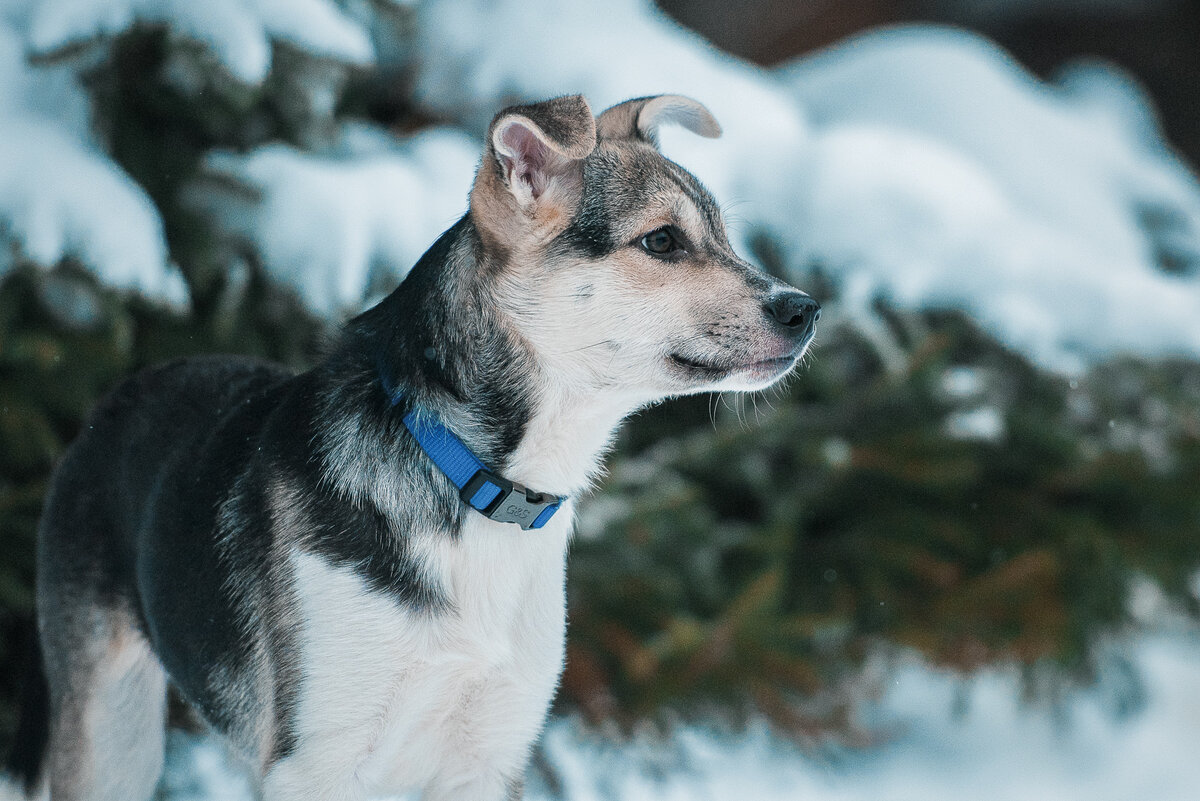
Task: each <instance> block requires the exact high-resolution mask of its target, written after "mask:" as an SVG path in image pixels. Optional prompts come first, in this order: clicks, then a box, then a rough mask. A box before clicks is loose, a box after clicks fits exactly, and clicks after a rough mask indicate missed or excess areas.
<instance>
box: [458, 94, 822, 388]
mask: <svg viewBox="0 0 1200 801" xmlns="http://www.w3.org/2000/svg"><path fill="white" fill-rule="evenodd" d="M668 122H674V123H678V124H681V125H684V126H685V127H687V128H689V129H691V130H693V131H695V132H696V133H699V134H701V135H705V136H717V135H718V134H719V132H720V129H719V127H718V126H717V123H716V121H715V120H713V118H712V116H711V115H710V114H709V113H708V111H707V110H706V109H705V108H704V107H703V106H701V105H700V104H698V103H696V102H695V101H692V100H689V99H687V98H682V97H678V96H672V95H666V96H660V97H656V98H644V99H640V100H631V101H629V102H627V103H622V104H620V105H618V106H615V107H613V108H611V109H609V110H608V111H606V112H604V113H603V114H601V115H600V117H599V118H598V119H595V120H593V117H592V114H591V111H590V109H589V108H588V107H587V103H586V102H585V101H584V100H583V98H581V97H571V98H559V99H557V100H552V101H548V102H546V103H539V104H536V105H532V106H521V107H516V108H513V109H508V110H506V111H504V112H501V114H499V115H498V116H497V118H496V120H495V121H494V122H493V123H492V126H491V130H490V132H489V149H488V153H487V154H486V155H485V157H484V161H483V165H482V166H481V167H480V171H479V176H478V177H477V179H476V183H475V187H474V189H473V191H472V197H471V213H472V217H473V218H474V221H475V223H476V226H477V228H478V229H479V230H480V232H481V236H482V239H483V242H484V246H485V247H486V248H488V249H489V250H490V251H492V253H493V255H494V256H495V259H494V260H493V262H494V263H495V264H498V265H499V267H498V268H497V270H496V275H495V276H494V277H495V281H494V288H495V289H494V291H495V293H496V298H495V300H496V302H497V303H498V304H499V305H500V306H501V307H502V308H504V309H505V311H506V314H507V318H508V319H509V320H511V322H512V325H513V326H514V328H515V329H516V332H517V333H518V334H519V335H520V336H521V337H522V338H523V339H524V341H526V342H528V343H529V344H530V346H531V348H532V350H533V352H534V354H535V357H536V358H537V360H538V362H539V364H540V365H541V366H542V367H543V368H544V370H545V373H546V377H547V379H548V380H550V381H556V380H561V381H564V382H571V385H572V386H575V387H583V388H586V389H588V390H593V391H596V392H613V393H616V394H618V395H621V396H624V397H628V398H630V399H631V400H633V402H635V403H641V402H646V401H651V400H656V399H659V398H662V397H666V396H670V395H680V394H687V393H693V392H702V391H708V390H757V389H763V388H765V387H767V386H770V385H771V384H772V383H774V382H775V381H777V380H778V379H779V378H781V377H782V376H783V375H785V374H786V373H787V372H788V371H789V370H790V369H791V368H792V366H793V365H794V364H795V363H796V361H797V360H798V359H799V358H800V356H801V355H803V353H804V350H805V348H807V346H808V344H809V342H810V341H811V339H812V335H813V330H814V327H815V324H816V321H817V318H818V317H819V316H820V307H819V306H818V305H817V303H816V301H814V300H813V299H812V298H810V297H808V296H807V295H806V294H804V293H802V292H800V291H798V290H796V289H794V288H793V287H791V286H788V285H787V284H785V283H783V282H781V281H778V280H776V279H774V278H771V277H769V276H767V275H764V274H763V273H761V272H759V271H757V270H755V269H754V268H753V267H752V266H751V265H749V264H747V263H746V262H745V261H744V260H742V259H741V258H739V257H738V256H737V254H735V253H734V252H733V249H732V248H731V247H730V245H729V241H728V239H727V237H726V234H725V225H724V222H723V221H722V219H721V213H720V209H719V207H718V206H717V204H716V202H715V201H714V200H713V198H712V196H711V195H710V194H709V193H708V191H707V190H706V189H705V188H704V187H703V186H702V185H701V184H700V182H699V181H697V180H696V178H695V177H694V176H692V175H691V174H690V173H689V172H687V171H686V170H684V169H683V168H682V167H680V166H679V165H677V164H675V163H673V162H671V161H669V160H668V159H666V158H664V157H663V156H662V154H660V153H659V152H658V150H657V148H656V147H655V137H654V132H655V129H656V127H657V126H658V125H660V124H662V123H668Z"/></svg>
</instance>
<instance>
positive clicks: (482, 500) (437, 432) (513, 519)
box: [391, 393, 563, 530]
mask: <svg viewBox="0 0 1200 801" xmlns="http://www.w3.org/2000/svg"><path fill="white" fill-rule="evenodd" d="M391 394H392V405H393V406H395V405H396V404H397V403H399V402H400V400H401V399H402V398H403V397H404V396H403V395H401V394H399V393H391ZM403 422H404V427H405V428H407V429H408V431H409V433H410V434H412V435H413V438H414V439H415V440H416V441H417V444H419V445H420V446H421V449H422V450H424V451H425V453H426V454H427V455H428V456H429V458H430V459H432V460H433V463H434V464H435V465H437V466H438V469H440V470H441V471H442V472H443V473H445V474H446V477H447V478H449V479H450V481H452V482H453V483H454V486H456V487H458V495H459V497H460V498H462V500H463V503H465V504H467V505H468V506H470V507H471V508H472V509H474V510H476V511H477V512H479V513H480V514H482V515H484V516H485V517H487V518H489V519H491V520H495V521H497V522H500V523H516V524H517V525H518V526H520V527H521V528H523V529H525V530H528V529H531V528H541V527H542V526H544V525H546V523H547V521H549V520H550V518H551V517H553V516H554V513H555V512H557V511H558V510H559V508H560V507H561V506H562V503H563V499H562V498H559V497H558V496H556V495H550V494H548V493H545V492H534V491H533V490H530V489H526V488H525V487H522V486H521V485H520V484H517V483H516V482H514V481H509V480H508V479H507V478H504V477H503V476H500V475H497V474H496V473H494V472H492V471H491V470H489V469H488V468H487V466H486V465H485V464H484V463H483V462H481V461H479V457H477V456H476V455H475V454H474V453H473V452H472V451H471V449H470V448H468V447H467V446H466V445H464V444H463V441H462V440H460V439H459V438H458V437H457V436H455V435H454V432H452V431H451V430H450V429H448V428H446V426H444V425H442V421H441V420H439V419H438V416H437V415H436V414H434V413H433V412H430V411H426V410H424V409H420V408H418V407H416V406H414V407H413V408H412V409H410V410H409V412H408V414H406V415H404V419H403Z"/></svg>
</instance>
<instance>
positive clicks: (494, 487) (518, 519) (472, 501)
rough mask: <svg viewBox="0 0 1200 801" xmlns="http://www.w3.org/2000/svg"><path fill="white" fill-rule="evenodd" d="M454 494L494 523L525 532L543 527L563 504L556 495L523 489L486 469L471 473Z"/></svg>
mask: <svg viewBox="0 0 1200 801" xmlns="http://www.w3.org/2000/svg"><path fill="white" fill-rule="evenodd" d="M458 494H459V497H460V498H462V500H463V502H464V503H465V504H467V505H468V506H470V507H471V508H472V509H475V510H477V511H479V512H481V513H482V514H483V515H484V516H485V517H487V518H489V519H491V520H495V521H496V522H498V523H516V524H517V525H518V526H520V527H521V528H522V529H524V530H526V531H528V530H529V529H531V528H541V527H542V526H544V525H546V522H547V521H548V520H549V519H550V518H551V517H552V516H553V515H554V513H555V512H557V511H558V509H559V507H560V506H562V501H563V499H562V498H559V497H558V496H556V495H550V494H548V493H545V492H534V491H533V490H531V489H527V488H526V487H523V486H521V485H520V484H517V483H516V482H514V481H509V480H508V479H507V478H505V477H504V476H499V475H496V474H495V473H493V472H492V471H491V470H488V469H487V468H486V467H484V468H481V469H479V470H477V471H475V475H473V476H471V478H470V480H468V481H467V483H466V484H464V485H463V488H462V489H461V490H460V491H459V493H458Z"/></svg>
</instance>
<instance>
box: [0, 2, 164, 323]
mask: <svg viewBox="0 0 1200 801" xmlns="http://www.w3.org/2000/svg"><path fill="white" fill-rule="evenodd" d="M0 12H7V13H0V142H3V147H0V276H3V274H4V273H5V272H7V270H8V269H10V268H11V266H12V263H13V262H14V261H16V260H21V261H26V260H27V261H31V262H33V263H35V264H37V265H40V266H42V267H51V266H53V265H55V264H57V263H58V262H60V261H61V260H63V259H65V258H74V259H77V260H79V261H80V262H81V263H82V264H84V265H85V266H87V267H90V268H92V269H94V270H96V271H97V272H99V273H100V274H101V275H102V276H103V278H104V280H105V281H106V282H107V283H109V284H111V285H113V286H116V287H119V288H121V289H125V290H132V291H137V292H140V293H142V294H144V295H146V296H147V297H152V298H157V299H159V300H162V301H165V302H168V303H171V304H182V303H185V302H186V299H187V290H186V286H185V285H184V282H183V278H182V276H181V275H180V274H179V272H178V271H177V270H174V269H173V268H171V267H170V266H169V265H168V262H167V252H166V242H165V240H164V238H163V232H162V223H161V220H160V219H159V216H158V212H157V210H156V209H155V208H154V205H153V204H152V203H151V201H150V199H149V197H147V196H146V194H145V192H143V191H142V189H141V188H140V187H139V186H138V185H137V184H136V183H134V182H133V181H132V180H130V179H129V177H128V176H127V175H125V174H124V172H122V171H121V170H120V168H118V167H117V166H116V165H115V164H114V163H113V162H112V161H111V160H109V159H108V158H107V157H106V156H105V155H104V154H103V153H102V152H100V151H99V150H98V149H97V148H96V147H95V145H94V144H93V143H92V142H91V140H90V136H89V132H88V120H89V115H88V107H87V100H86V97H85V95H84V94H83V92H82V91H81V90H80V89H79V88H78V87H76V86H75V85H74V83H73V80H72V76H71V75H70V74H69V73H67V72H65V71H62V70H49V69H35V68H32V67H30V66H29V65H28V64H27V62H26V60H25V57H24V49H23V46H22V38H21V33H20V30H19V29H18V28H16V27H15V25H19V24H20V16H19V14H17V13H16V12H15V11H14V10H12V9H8V8H3V7H0ZM12 250H15V251H16V253H15V255H14V254H13V253H12V252H11V251H12Z"/></svg>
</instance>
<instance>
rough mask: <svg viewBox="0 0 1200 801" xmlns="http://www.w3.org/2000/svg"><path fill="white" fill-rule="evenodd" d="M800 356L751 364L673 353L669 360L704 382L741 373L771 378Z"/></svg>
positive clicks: (787, 356) (692, 376)
mask: <svg viewBox="0 0 1200 801" xmlns="http://www.w3.org/2000/svg"><path fill="white" fill-rule="evenodd" d="M797 355H798V354H796V353H789V354H787V355H785V356H776V357H773V358H770V359H760V360H758V361H751V362H726V363H719V362H715V361H706V360H702V359H698V358H696V357H694V356H684V355H683V354H682V353H672V354H671V355H670V356H668V357H667V360H668V361H669V362H670V363H671V364H672V365H674V366H675V367H676V369H678V370H679V371H680V372H682V373H684V374H685V375H687V376H688V377H690V378H693V379H697V380H703V381H717V380H719V379H722V378H725V377H726V376H729V375H733V374H734V373H741V374H747V375H750V376H753V377H755V378H769V377H771V376H775V375H782V374H783V373H785V372H787V371H788V370H789V369H791V367H792V365H793V364H795V363H796V357H797Z"/></svg>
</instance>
